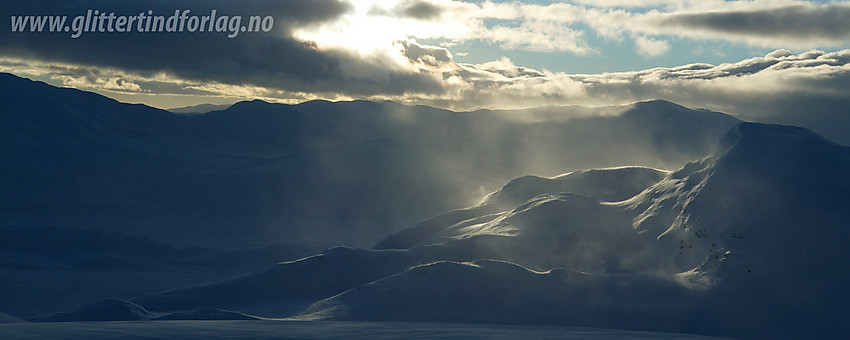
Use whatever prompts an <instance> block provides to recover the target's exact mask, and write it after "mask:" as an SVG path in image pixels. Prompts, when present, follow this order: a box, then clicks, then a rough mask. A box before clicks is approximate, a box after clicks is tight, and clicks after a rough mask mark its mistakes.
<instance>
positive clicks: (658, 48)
mask: <svg viewBox="0 0 850 340" xmlns="http://www.w3.org/2000/svg"><path fill="white" fill-rule="evenodd" d="M635 46H637V49H638V53H640V54H642V55H644V56H647V57H657V56H660V55H662V54H665V53H667V51H669V50H670V44H669V43H668V42H666V41H664V40H655V39H652V38H647V37H644V36H639V37H637V38H635Z"/></svg>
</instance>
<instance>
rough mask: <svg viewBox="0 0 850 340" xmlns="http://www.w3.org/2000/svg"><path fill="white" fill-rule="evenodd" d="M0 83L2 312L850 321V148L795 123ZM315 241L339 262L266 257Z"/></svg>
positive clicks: (751, 323) (766, 333)
mask: <svg viewBox="0 0 850 340" xmlns="http://www.w3.org/2000/svg"><path fill="white" fill-rule="evenodd" d="M0 80H2V81H0V87H2V89H3V91H0V93H2V96H3V99H4V100H6V101H7V102H8V103H10V104H9V105H8V108H4V109H3V110H5V111H4V112H3V115H2V119H3V121H2V123H3V124H2V128H3V129H4V133H3V137H2V138H3V145H4V147H5V148H6V150H8V151H7V155H8V159H9V162H4V163H2V168H0V169H2V172H3V174H4V175H6V176H7V177H8V178H11V179H13V181H8V182H6V184H5V186H4V187H3V188H2V190H3V195H2V199H3V201H2V214H3V215H4V216H5V217H6V219H5V222H4V223H5V225H4V226H3V228H2V229H0V235H2V240H3V241H2V242H0V246H2V248H0V253H2V255H3V257H4V262H3V263H2V266H3V268H4V273H5V274H4V275H6V276H7V278H8V279H9V280H7V281H4V282H5V283H4V285H5V286H4V287H0V288H3V289H2V290H3V291H4V294H5V295H0V301H3V303H2V304H0V311H2V312H4V313H9V315H13V316H9V317H6V319H8V320H12V321H16V322H17V321H19V319H17V318H15V317H19V316H23V317H25V318H26V319H29V320H33V321H105V320H152V319H163V320H175V319H179V320H199V319H216V320H221V319H227V320H255V319H258V318H264V317H276V318H289V320H313V321H317V320H372V321H417V322H461V323H502V324H534V325H539V324H550V325H561V326H581V327H603V328H621V329H638V330H648V331H661V332H681V333H694V334H707V335H720V336H734V337H745V338H778V337H802V336H807V335H810V334H812V333H814V334H817V335H819V336H825V337H829V336H837V335H839V334H842V333H844V332H846V331H847V330H846V329H845V328H843V327H841V326H836V325H843V324H845V323H844V321H846V320H848V319H850V315H848V314H847V312H846V309H845V308H844V306H846V305H847V304H848V303H849V302H850V301H847V298H846V297H845V296H843V294H837V293H836V292H840V291H842V289H843V283H844V282H847V279H850V271H848V270H847V269H846V268H845V266H844V265H843V262H842V261H843V259H845V258H847V256H848V255H850V254H847V251H846V250H845V248H846V247H843V245H844V244H845V243H846V242H847V241H848V239H850V234H848V233H847V232H845V231H844V230H843V229H844V228H843V226H844V225H846V221H848V220H850V212H848V211H847V210H846V209H845V205H846V203H845V201H846V199H845V198H846V197H848V194H850V178H848V176H847V174H848V173H850V149H848V148H847V147H843V146H840V145H837V144H834V143H832V142H830V141H828V140H826V139H824V138H823V137H821V136H820V135H818V134H816V133H813V132H811V131H809V130H806V129H802V128H798V127H792V126H780V125H766V124H758V123H739V122H738V121H737V120H736V119H734V118H732V117H729V116H726V115H723V114H720V113H714V112H706V111H700V110H690V109H687V108H683V107H681V106H678V105H675V104H673V103H669V102H664V101H654V102H644V103H637V104H635V105H630V106H625V107H604V108H578V107H566V108H564V107H561V108H540V109H530V110H525V111H476V112H462V113H458V112H451V111H445V110H438V109H433V108H428V107H407V106H402V105H398V104H393V103H389V102H386V103H373V102H340V103H330V102H321V101H317V102H308V103H304V104H300V105H294V106H293V105H280V104H269V103H265V102H261V101H253V102H243V103H237V104H235V105H233V106H232V107H230V108H228V109H227V110H224V111H213V112H210V113H207V114H204V115H196V116H180V115H175V114H172V113H169V112H166V111H162V110H157V109H152V108H149V107H146V106H142V105H128V104H122V103H119V102H115V101H113V100H110V99H107V98H104V97H101V96H99V95H95V94H91V93H86V92H82V91H77V90H70V89H59V88H54V87H51V86H48V85H45V84H43V83H38V82H32V81H29V80H25V79H20V78H17V77H13V76H10V75H3V76H2V79H0ZM729 128H731V129H729ZM719 131H723V132H719ZM703 156H708V157H705V158H703ZM687 157H691V158H690V159H691V160H692V161H691V162H689V163H684V162H683V160H684V159H687ZM621 162H631V163H633V164H637V165H633V166H622V165H624V164H622V163H621ZM677 163H681V164H680V165H678V166H674V165H673V164H677ZM45 164H48V165H50V166H45ZM592 164H598V166H594V165H592ZM578 166H585V167H587V168H588V169H575V168H574V167H578ZM608 166H616V167H608ZM557 167H562V168H563V169H564V170H563V171H556V170H555V169H556V168H557ZM664 169H668V170H669V171H668V170H664ZM564 171H566V172H564ZM535 173H536V174H539V175H537V176H534V175H529V174H535ZM558 173H561V174H560V175H556V176H554V177H545V176H549V175H546V174H558ZM519 175H523V176H522V177H517V176H519ZM540 175H545V176H540ZM507 176H514V177H516V178H514V179H513V180H508V179H507V178H505V177H507ZM503 178H505V179H503ZM495 181H502V185H501V188H500V189H498V190H496V189H497V187H498V186H496V187H492V188H491V189H489V190H490V191H491V193H490V194H489V195H484V194H483V193H481V192H482V190H488V189H487V188H488V186H489V185H490V184H489V183H491V182H495ZM505 183H506V184H505ZM476 198H477V203H471V202H475V201H474V200H473V199H476ZM452 204H453V205H454V206H452V207H446V206H448V205H452ZM444 207H446V208H444ZM440 209H442V210H440ZM453 209H454V210H453ZM441 211H442V213H439V212H441ZM375 216H377V217H375ZM264 218H265V219H267V220H266V221H268V220H269V219H273V220H275V223H274V224H271V225H263V224H262V223H261V222H263V221H264ZM358 218H361V219H358ZM187 221H193V223H187ZM417 221H418V222H417ZM128 231H131V232H130V233H128ZM133 234H136V235H146V236H149V237H152V238H153V239H149V238H145V237H140V236H134V235H133ZM151 235H153V236H151ZM270 235H276V236H277V237H276V238H272V239H268V238H269V236H270ZM204 236H205V237H206V238H202V237H204ZM222 237H230V239H229V241H230V243H226V244H228V247H229V248H230V249H210V248H191V247H186V245H190V244H210V245H215V244H218V245H222V244H225V243H215V242H216V240H218V241H217V242H223V241H222ZM264 238H265V241H266V242H258V240H260V239H264ZM315 240H322V242H314V245H323V244H342V245H349V246H342V247H332V248H329V249H326V250H325V251H322V252H319V253H318V254H315V255H312V256H307V257H303V256H304V255H308V254H311V253H314V252H312V249H314V248H311V247H309V246H295V245H291V246H282V245H277V246H275V245H274V244H281V243H287V242H309V241H315ZM163 241H165V242H163ZM249 242H250V243H263V244H269V246H267V247H262V248H245V247H244V245H245V244H246V243H249ZM240 245H241V246H240ZM350 246H355V247H350ZM367 246H373V247H372V249H364V248H365V247H367ZM358 247H359V248H358ZM302 257H303V258H302ZM299 258H300V259H299ZM277 261H283V262H279V263H277V264H274V265H271V266H269V264H271V263H274V262H277ZM238 273H244V274H242V275H239V276H233V275H236V274H238ZM60 274H61V275H62V276H63V277H65V279H63V280H62V281H61V282H58V281H56V278H57V277H58V275H60ZM92 279H97V280H98V285H99V286H101V287H102V288H103V289H100V290H96V289H90V290H87V293H85V294H81V295H80V294H78V293H75V289H68V287H69V286H72V285H90V287H94V286H91V284H92V281H91V280H92ZM129 282H132V284H129V285H126V286H123V285H122V283H129ZM72 295H73V296H72ZM63 310H64V311H67V312H60V311H63ZM705 320H710V322H706V321H705ZM779 325H781V327H780V326H779Z"/></svg>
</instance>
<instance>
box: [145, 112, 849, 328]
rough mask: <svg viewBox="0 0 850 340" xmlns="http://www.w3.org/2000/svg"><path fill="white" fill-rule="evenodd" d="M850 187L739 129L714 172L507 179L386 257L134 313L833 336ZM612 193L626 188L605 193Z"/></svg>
mask: <svg viewBox="0 0 850 340" xmlns="http://www.w3.org/2000/svg"><path fill="white" fill-rule="evenodd" d="M848 173H850V148H847V147H843V146H839V145H836V144H834V143H831V142H829V141H827V140H825V139H823V138H822V137H820V136H819V135H817V134H814V133H812V132H810V131H808V130H805V129H801V128H797V127H790V126H778V125H763V124H755V123H741V124H739V125H737V126H736V127H734V128H733V129H731V130H730V131H729V132H728V133H727V134H726V136H725V137H724V138H723V139H722V141H721V142H720V143H719V144H718V147H717V151H716V152H715V154H714V155H713V156H711V157H708V158H705V159H702V160H700V161H696V162H692V163H689V164H687V165H686V166H684V167H683V168H681V169H679V170H677V171H675V172H672V173H669V174H666V175H665V173H664V172H661V171H658V170H653V169H647V168H618V169H606V170H594V171H583V172H574V173H570V174H567V175H563V176H558V177H555V178H550V179H546V178H534V177H526V178H519V179H516V180H514V181H511V182H509V184H508V185H506V186H505V187H504V188H502V189H501V190H499V191H497V192H494V193H493V194H491V195H489V196H488V198H487V199H486V200H485V201H484V202H482V204H481V205H479V206H476V207H472V208H468V209H465V210H457V211H453V212H450V213H447V214H445V215H441V216H438V217H436V218H434V219H432V220H429V221H426V222H423V223H422V224H420V225H418V226H415V227H413V228H410V229H407V230H403V231H400V232H399V233H397V234H396V235H393V236H390V237H388V238H386V239H385V240H384V241H382V244H383V245H384V246H385V247H384V248H396V249H384V250H358V249H352V248H334V249H329V250H327V251H325V252H324V253H322V254H319V255H317V256H313V257H308V258H305V259H301V260H297V261H291V262H283V263H280V264H278V265H276V266H274V267H271V268H268V269H266V270H262V271H258V272H254V273H250V274H247V275H245V276H242V277H237V278H234V279H231V280H227V281H222V282H218V283H213V284H209V285H203V286H197V287H189V288H185V289H181V290H174V291H168V292H162V293H155V294H151V295H146V296H142V297H139V298H136V299H134V303H137V304H139V305H142V306H145V307H146V308H150V309H151V310H155V311H177V310H181V309H182V310H195V309H199V308H228V309H234V310H240V311H244V312H248V313H250V314H257V315H266V316H276V317H283V316H291V317H292V318H293V319H296V320H383V321H450V322H475V323H479V322H480V323H512V324H558V325H567V326H584V327H587V326H590V327H605V328H623V329H639V330H650V331H664V332H683V333H693V334H709V335H721V336H732V337H743V338H774V339H775V338H799V337H803V336H812V335H813V334H814V335H815V336H817V337H834V336H838V335H840V334H845V332H846V331H847V329H846V326H844V325H846V324H847V323H845V321H846V320H848V317H850V314H848V312H847V309H846V308H845V306H847V303H848V302H850V301H847V300H848V297H847V296H846V294H844V293H843V291H844V285H845V282H847V279H850V270H848V269H847V267H846V266H845V265H844V259H846V258H847V257H848V255H850V254H848V250H847V248H846V247H844V245H845V244H846V243H847V242H848V241H850V234H848V232H847V231H846V230H845V229H846V228H845V227H846V226H847V221H848V220H850V211H848V209H846V205H847V201H846V197H848V195H850V176H848V175H847V174H848ZM662 176H663V178H662ZM601 178H606V180H605V181H599V179H601ZM618 183H623V184H624V185H623V186H622V187H623V188H625V189H624V190H623V191H622V192H612V191H611V190H613V189H615V188H617V187H620V186H619V185H617V184H618ZM641 183H642V184H643V185H644V186H645V188H644V189H643V190H640V189H639V188H638V187H640V186H641V185H639V184H641ZM630 185H631V187H630ZM560 190H565V191H562V192H558V191H560ZM570 190H574V191H578V193H577V192H569V191H570ZM629 192H631V193H632V194H633V196H631V197H627V196H628V194H629ZM529 197H530V198H529ZM623 197H626V198H625V199H623ZM601 198H605V199H601ZM523 200H524V201H523ZM498 202H502V203H501V205H500V204H497V203H498ZM511 205H513V206H511ZM506 207H507V208H506ZM379 248H380V244H379ZM311 300H312V301H314V302H312V303H310V302H309V301H311ZM299 306H300V307H299ZM299 309H300V311H299ZM263 313H265V314H263Z"/></svg>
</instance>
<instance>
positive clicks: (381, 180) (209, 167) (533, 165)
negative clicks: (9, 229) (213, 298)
mask: <svg viewBox="0 0 850 340" xmlns="http://www.w3.org/2000/svg"><path fill="white" fill-rule="evenodd" d="M0 100H2V102H3V103H4V105H3V107H2V108H0V145H3V149H4V156H5V161H4V162H2V163H0V175H2V176H3V177H4V178H7V179H8V181H6V182H5V183H4V185H3V186H2V187H0V192H2V195H0V214H2V216H3V217H4V222H3V225H2V226H4V227H5V226H15V225H23V224H51V225H58V226H63V227H74V228H95V229H101V230H109V231H120V232H127V233H132V234H137V235H140V236H145V237H148V238H152V239H157V240H160V241H165V242H169V243H172V244H175V245H220V244H228V245H233V244H234V243H239V244H242V245H245V244H258V243H264V244H268V243H312V244H315V245H320V246H323V247H329V246H334V245H349V246H360V247H365V246H369V245H372V244H375V243H376V242H377V241H379V240H380V239H381V238H382V237H384V236H386V235H387V234H390V233H392V232H395V231H397V230H398V228H400V227H405V226H410V225H413V224H414V223H415V222H416V221H420V220H423V219H425V218H428V217H430V216H434V215H436V214H438V213H440V212H444V211H447V210H450V209H453V208H456V207H459V206H469V205H473V204H474V203H476V202H478V201H479V200H480V199H481V197H482V196H483V195H484V194H486V193H487V192H489V191H492V190H493V189H495V188H497V187H498V186H499V185H500V184H502V183H504V182H505V181H507V180H509V179H511V178H515V177H518V176H521V175H528V174H537V175H544V176H549V175H552V174H557V173H562V172H564V171H574V170H582V169H587V168H598V167H611V166H623V165H641V166H648V167H655V168H664V169H675V168H678V167H680V166H681V165H682V164H684V163H685V162H687V161H690V160H693V159H696V158H699V157H703V156H706V155H708V154H709V153H710V150H711V147H712V146H713V145H714V144H715V143H716V142H717V140H719V139H720V137H721V136H722V134H723V133H724V132H725V131H726V130H728V129H729V128H730V127H732V126H733V125H734V124H735V123H737V120H736V119H735V118H732V117H730V116H727V115H724V114H721V113H716V112H708V111H703V110H692V109H688V108H685V107H682V106H679V105H676V104H673V103H669V102H664V101H652V102H643V103H636V104H634V105H627V106H616V107H603V108H581V107H549V108H539V109H529V110H519V111H475V112H451V111H446V110H440V109H434V108H430V107H424V106H415V107H410V106H404V105H399V104H395V103H391V102H382V103H376V102H366V101H354V102H338V103H331V102H325V101H313V102H306V103H302V104H299V105H283V104H271V103H266V102H262V101H250V102H241V103H236V104H234V105H232V106H230V107H228V108H227V109H225V110H221V111H212V112H209V113H206V114H203V115H194V116H185V115H177V114H173V113H170V112H167V111H163V110H158V109H154V108H151V107H147V106H144V105H131V104H124V103H120V102H117V101H114V100H112V99H108V98H106V97H103V96H100V95H97V94H93V93H88V92H84V91H79V90H73V89H64V88H56V87H52V86H49V85H47V84H44V83H40V82H33V81H30V80H27V79H23V78H18V77H16V76H13V75H10V74H2V75H0ZM364 198H368V199H364Z"/></svg>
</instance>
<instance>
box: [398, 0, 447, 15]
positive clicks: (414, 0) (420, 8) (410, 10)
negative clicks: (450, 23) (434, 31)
mask: <svg viewBox="0 0 850 340" xmlns="http://www.w3.org/2000/svg"><path fill="white" fill-rule="evenodd" d="M444 10H445V9H444V8H443V7H440V6H438V5H436V4H433V3H431V2H428V1H423V0H408V1H404V2H402V3H400V4H398V6H397V7H396V8H395V10H394V12H395V13H397V14H398V15H399V16H402V17H407V18H413V19H418V20H434V19H438V18H440V16H441V15H443V12H444Z"/></svg>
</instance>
